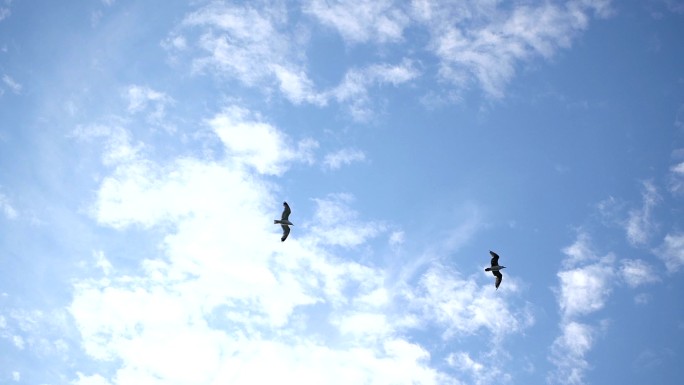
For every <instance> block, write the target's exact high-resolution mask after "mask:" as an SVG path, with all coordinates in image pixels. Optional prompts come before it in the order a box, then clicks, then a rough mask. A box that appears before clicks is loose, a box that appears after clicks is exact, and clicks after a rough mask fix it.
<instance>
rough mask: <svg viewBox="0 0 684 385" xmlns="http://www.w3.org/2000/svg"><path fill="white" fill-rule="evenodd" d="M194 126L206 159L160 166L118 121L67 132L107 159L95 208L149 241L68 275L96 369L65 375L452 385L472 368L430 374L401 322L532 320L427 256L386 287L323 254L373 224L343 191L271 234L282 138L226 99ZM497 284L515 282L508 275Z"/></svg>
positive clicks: (490, 328)
mask: <svg viewBox="0 0 684 385" xmlns="http://www.w3.org/2000/svg"><path fill="white" fill-rule="evenodd" d="M209 125H210V126H211V127H212V128H213V130H214V132H215V133H216V135H217V136H218V137H219V138H220V140H221V142H220V143H222V144H223V145H224V146H225V156H224V157H223V158H222V159H221V160H203V159H196V158H193V157H183V158H177V159H175V160H172V161H170V162H167V163H164V164H160V163H157V162H155V161H152V160H150V159H147V158H146V156H145V152H144V151H132V150H131V147H132V145H131V142H133V139H132V138H131V134H129V133H127V131H126V130H125V129H123V128H118V129H117V128H109V129H107V128H106V127H102V126H96V127H91V129H90V130H88V129H86V128H82V129H81V130H80V131H79V132H78V134H79V138H88V139H94V138H98V139H101V140H103V141H104V142H105V144H106V146H105V151H104V153H103V155H102V156H103V161H105V162H106V163H107V164H108V165H109V166H111V167H112V169H111V172H110V174H109V175H107V176H105V177H104V178H102V179H101V181H100V185H99V189H98V191H97V200H96V202H95V203H94V206H93V209H92V213H93V215H94V217H95V218H96V219H97V220H98V222H99V223H100V224H102V225H104V226H110V227H113V228H115V229H120V230H125V231H142V232H148V233H150V234H152V233H154V234H157V236H160V237H159V245H158V248H157V251H156V252H154V251H153V252H151V253H150V254H148V255H147V256H146V257H144V258H142V259H141V260H140V261H139V262H137V263H136V265H137V266H136V267H135V268H134V269H131V268H130V266H129V267H127V268H126V269H125V270H121V269H120V268H121V267H122V266H121V264H122V260H121V259H117V258H116V257H113V256H110V255H107V251H106V250H102V251H95V252H94V253H93V257H92V259H93V260H92V263H91V264H90V265H91V266H93V267H94V271H93V274H91V275H90V276H89V278H84V279H79V280H76V281H75V282H74V286H73V287H74V292H73V300H72V302H71V304H70V305H69V307H68V311H69V312H70V314H71V316H72V317H73V319H74V321H75V324H76V326H77V328H78V331H79V332H80V335H81V343H82V345H81V346H82V348H83V351H84V352H85V353H86V354H87V355H88V356H89V357H90V358H92V359H93V360H95V361H97V362H99V363H100V364H101V365H102V367H106V368H108V370H107V371H102V372H87V373H86V372H81V373H77V374H76V375H77V378H74V380H73V381H72V383H74V384H78V385H104V384H111V385H119V384H131V383H145V384H168V383H177V384H193V385H197V384H210V383H231V384H255V383H273V382H285V383H289V382H297V383H300V384H312V385H313V384H316V385H317V384H350V383H367V384H407V385H408V384H426V385H428V384H429V385H438V384H445V383H446V384H448V383H460V382H459V380H458V376H459V374H458V372H459V371H462V372H465V373H470V374H468V375H470V376H475V375H478V376H479V374H478V372H479V371H478V370H477V364H476V362H475V361H472V362H471V361H468V358H469V357H470V356H458V357H457V358H458V359H457V358H454V359H453V360H452V361H453V362H452V364H453V365H452V369H454V370H456V372H453V373H445V372H443V371H441V370H440V369H438V367H439V366H433V365H434V362H433V361H432V360H433V357H432V356H431V354H430V353H429V352H428V350H427V349H426V347H424V346H422V345H421V344H419V343H417V342H415V341H414V340H412V339H411V338H409V337H408V335H409V334H410V332H411V331H412V330H420V329H422V328H424V327H428V326H430V325H432V326H435V327H440V328H444V330H445V332H444V333H443V338H444V339H449V338H451V337H452V336H462V335H472V334H474V333H477V332H479V331H481V330H483V331H486V332H487V333H492V334H494V335H496V336H498V337H497V338H505V337H506V336H507V335H510V334H511V333H517V332H519V331H521V330H523V329H525V328H526V327H528V326H529V325H531V324H532V322H533V317H532V316H531V314H530V313H529V312H528V311H527V309H522V310H518V311H513V310H512V309H510V308H509V305H508V304H507V302H506V301H504V300H503V299H502V298H501V297H500V296H495V295H494V292H493V290H492V287H491V285H490V284H489V283H488V284H487V288H488V289H483V288H481V287H479V286H478V285H477V284H476V283H475V282H474V280H473V279H468V280H465V279H461V278H459V275H458V274H457V273H455V272H445V270H444V268H443V267H441V266H433V267H430V266H426V267H427V273H425V274H421V275H419V276H418V277H416V278H417V279H418V282H419V283H418V285H417V286H413V285H411V284H409V283H408V282H403V281H398V282H397V281H396V280H392V281H391V282H388V281H387V277H388V269H389V267H384V266H370V265H366V264H363V263H360V262H355V261H352V260H349V258H346V257H345V256H344V255H339V254H337V252H338V251H340V250H341V251H344V250H348V248H350V247H356V246H360V245H364V244H366V245H367V242H368V241H369V240H370V239H372V238H373V237H376V236H378V235H380V234H382V233H385V232H387V230H386V228H385V227H386V226H385V225H384V224H383V223H382V222H373V221H370V222H369V221H366V220H364V219H363V218H362V216H361V215H360V214H359V213H357V212H355V211H354V210H353V209H352V207H351V205H352V203H353V199H352V197H351V196H350V195H346V194H331V195H328V196H327V197H325V198H320V199H314V200H313V202H314V203H315V205H316V210H315V212H314V215H313V218H312V219H311V220H310V221H308V222H307V221H306V219H305V218H302V219H301V224H302V225H301V226H298V227H296V228H295V231H294V233H293V234H292V235H291V236H290V238H289V239H288V241H287V242H286V243H281V242H280V241H279V239H278V238H279V231H280V230H279V229H278V228H277V227H276V226H273V224H272V222H271V220H272V217H273V207H274V206H275V207H278V205H277V204H275V205H274V202H278V200H277V199H275V198H274V196H273V192H272V190H271V189H272V188H273V185H272V184H270V183H266V182H265V181H264V180H263V179H262V178H263V175H264V173H266V172H262V171H263V170H266V171H268V170H279V168H278V167H284V166H282V165H281V164H280V163H279V162H280V161H279V160H276V159H274V158H271V157H269V156H267V155H263V153H262V152H264V151H266V149H268V150H272V149H273V150H279V149H280V150H282V147H283V143H285V142H286V139H285V136H284V134H283V133H282V132H280V130H279V129H278V128H277V127H275V126H272V125H269V124H265V123H262V122H259V121H258V120H256V118H255V117H254V115H252V114H250V113H248V112H246V111H245V110H242V109H238V108H229V109H227V110H224V111H223V112H222V113H220V114H218V115H216V116H215V117H214V118H212V119H210V120H209ZM231 130H235V132H231ZM236 132H237V133H241V134H237V133H236ZM242 133H244V134H242ZM250 135H253V136H254V137H252V138H251V137H250ZM259 146H265V147H263V148H262V147H259ZM141 148H144V146H142V145H141ZM121 154H127V155H121ZM262 156H263V157H264V158H265V159H266V160H264V161H263V162H261V161H257V160H255V157H257V158H259V157H262ZM293 156H294V155H293ZM286 159H287V157H286ZM245 165H248V166H249V167H243V166H245ZM149 229H154V231H149ZM394 234H395V235H392V236H391V238H396V239H397V240H395V243H397V242H400V241H399V240H398V239H399V238H401V236H400V235H396V234H400V233H396V232H395V233H394ZM331 246H343V248H339V247H331ZM333 250H337V251H333ZM123 271H126V272H125V273H124V272H123ZM507 288H508V289H509V291H508V293H515V292H516V288H517V287H516V285H515V280H510V281H509V284H508V286H507ZM499 293H501V292H499ZM508 295H509V296H510V295H511V294H508ZM454 357H456V356H454ZM473 357H474V356H473ZM466 366H467V367H466ZM264 367H268V368H269V370H264ZM108 373H110V374H112V375H109V374H108ZM501 375H502V376H505V375H506V374H505V372H502V373H501Z"/></svg>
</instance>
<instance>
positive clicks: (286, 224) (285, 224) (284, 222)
mask: <svg viewBox="0 0 684 385" xmlns="http://www.w3.org/2000/svg"><path fill="white" fill-rule="evenodd" d="M283 207H284V209H283V215H282V217H281V218H280V220H278V219H274V220H273V224H280V226H281V227H282V228H283V236H282V238H280V241H281V242H285V240H286V239H287V236H288V235H290V226H294V224H293V223H292V222H290V219H289V218H290V213H291V212H292V210H290V205H288V204H287V202H283Z"/></svg>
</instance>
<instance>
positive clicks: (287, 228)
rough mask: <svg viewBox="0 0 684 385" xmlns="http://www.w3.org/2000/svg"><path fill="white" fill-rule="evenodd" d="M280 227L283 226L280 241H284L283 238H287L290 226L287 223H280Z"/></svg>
mask: <svg viewBox="0 0 684 385" xmlns="http://www.w3.org/2000/svg"><path fill="white" fill-rule="evenodd" d="M280 227H282V228H283V237H282V238H280V241H281V242H285V240H286V239H287V236H288V235H290V226H288V225H280Z"/></svg>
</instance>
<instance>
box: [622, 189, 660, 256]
mask: <svg viewBox="0 0 684 385" xmlns="http://www.w3.org/2000/svg"><path fill="white" fill-rule="evenodd" d="M643 187H644V190H643V192H642V198H643V205H642V207H641V208H640V209H635V210H631V211H630V212H629V217H628V218H627V221H626V223H625V230H626V231H627V239H628V240H629V242H630V243H631V244H633V245H640V244H644V243H646V242H647V241H648V239H649V238H650V236H651V233H652V232H653V230H654V228H655V223H654V222H653V214H652V212H653V209H654V207H655V206H656V205H657V204H658V202H659V201H660V199H661V198H660V195H659V194H658V191H657V190H656V188H655V186H654V185H653V183H652V182H644V185H643Z"/></svg>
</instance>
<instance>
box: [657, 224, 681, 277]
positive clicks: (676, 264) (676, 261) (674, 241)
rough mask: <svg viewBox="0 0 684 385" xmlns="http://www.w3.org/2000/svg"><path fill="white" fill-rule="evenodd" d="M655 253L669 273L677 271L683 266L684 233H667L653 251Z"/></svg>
mask: <svg viewBox="0 0 684 385" xmlns="http://www.w3.org/2000/svg"><path fill="white" fill-rule="evenodd" d="M654 252H655V253H656V255H658V257H659V258H660V259H662V260H663V262H665V267H666V268H667V271H668V272H670V273H674V272H677V271H679V269H680V268H681V267H682V266H684V233H669V234H667V235H665V239H664V240H663V243H662V245H661V246H660V247H658V248H657V249H656V250H655V251H654Z"/></svg>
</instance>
